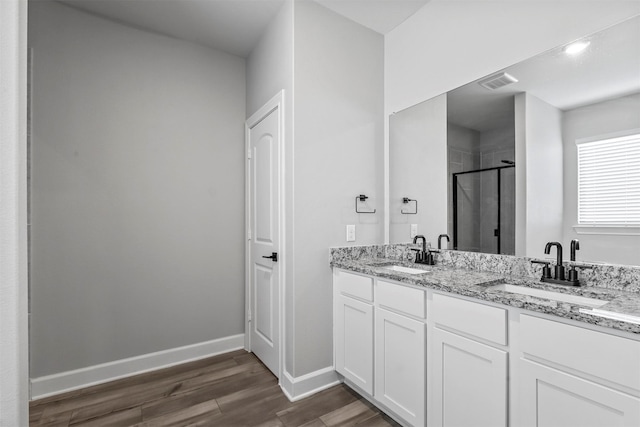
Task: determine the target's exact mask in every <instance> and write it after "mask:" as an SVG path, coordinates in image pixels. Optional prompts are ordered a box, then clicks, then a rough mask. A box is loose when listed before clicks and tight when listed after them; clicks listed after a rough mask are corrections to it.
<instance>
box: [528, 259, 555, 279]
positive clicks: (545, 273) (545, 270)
mask: <svg viewBox="0 0 640 427" xmlns="http://www.w3.org/2000/svg"><path fill="white" fill-rule="evenodd" d="M531 263H532V264H542V265H543V267H542V278H544V279H551V267H549V264H550V262H549V261H539V260H537V259H534V260H532V261H531Z"/></svg>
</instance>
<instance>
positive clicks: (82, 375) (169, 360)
mask: <svg viewBox="0 0 640 427" xmlns="http://www.w3.org/2000/svg"><path fill="white" fill-rule="evenodd" d="M242 348H244V334H238V335H232V336H229V337H224V338H219V339H215V340H211V341H205V342H201V343H197V344H191V345H187V346H184V347H177V348H172V349H168V350H162V351H158V352H155V353H148V354H143V355H140V356H135V357H129V358H127V359H121V360H115V361H113V362H108V363H102V364H100V365H94V366H88V367H86V368H81V369H75V370H73V371H67V372H60V373H57V374H53V375H47V376H44V377H39V378H33V379H32V380H31V394H32V397H31V398H32V399H33V400H35V399H40V398H43V397H47V396H52V395H55V394H60V393H63V392H66V391H71V390H76V389H79V388H84V387H89V386H92V385H96V384H101V383H105V382H108V381H113V380H117V379H120V378H124V377H129V376H132V375H137V374H141V373H144V372H149V371H154V370H156V369H162V368H167V367H170V366H174V365H179V364H181V363H187V362H192V361H194V360H199V359H204V358H207V357H211V356H216V355H218V354H222V353H228V352H230V351H234V350H239V349H242Z"/></svg>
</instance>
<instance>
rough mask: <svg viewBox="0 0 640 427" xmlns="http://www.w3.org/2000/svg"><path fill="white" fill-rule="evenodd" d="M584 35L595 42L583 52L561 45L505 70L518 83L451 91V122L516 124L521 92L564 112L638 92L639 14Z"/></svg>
mask: <svg viewBox="0 0 640 427" xmlns="http://www.w3.org/2000/svg"><path fill="white" fill-rule="evenodd" d="M583 39H585V40H588V41H590V42H591V44H590V45H589V47H588V48H587V49H586V50H585V51H584V52H582V53H581V54H580V55H577V56H569V55H567V54H566V53H564V51H563V46H560V47H558V48H556V49H553V50H550V51H548V52H546V53H543V54H541V55H538V56H535V57H533V58H530V59H528V60H526V61H523V62H521V63H518V64H515V65H513V66H511V67H509V68H506V69H505V70H503V71H506V72H507V73H509V74H510V75H512V76H514V77H515V78H517V79H518V82H517V83H514V84H511V85H508V86H505V87H503V88H500V89H497V90H493V91H492V90H487V89H485V88H484V87H482V86H480V85H479V84H478V83H476V82H472V83H469V84H467V85H465V86H462V87H460V88H458V89H454V90H452V91H450V92H449V93H448V96H447V108H448V113H447V114H448V118H449V121H450V122H452V123H454V124H457V125H459V126H463V127H466V128H469V129H474V130H477V131H480V132H484V131H487V130H491V129H497V128H501V127H504V126H506V125H508V124H509V123H510V124H511V125H513V111H514V105H513V96H514V95H515V94H517V93H521V92H527V93H529V94H531V95H533V96H535V97H537V98H539V99H541V100H543V101H545V102H546V103H548V104H551V105H553V106H554V107H556V108H558V109H560V110H569V109H573V108H577V107H580V106H584V105H589V104H593V103H596V102H600V101H604V100H606V99H612V98H616V97H619V96H623V95H629V94H632V93H637V92H640V17H635V18H632V19H629V20H627V21H625V22H622V23H620V24H618V25H615V26H613V27H610V28H608V29H606V30H603V31H601V32H598V33H596V34H592V35H590V36H586V37H584V38H583Z"/></svg>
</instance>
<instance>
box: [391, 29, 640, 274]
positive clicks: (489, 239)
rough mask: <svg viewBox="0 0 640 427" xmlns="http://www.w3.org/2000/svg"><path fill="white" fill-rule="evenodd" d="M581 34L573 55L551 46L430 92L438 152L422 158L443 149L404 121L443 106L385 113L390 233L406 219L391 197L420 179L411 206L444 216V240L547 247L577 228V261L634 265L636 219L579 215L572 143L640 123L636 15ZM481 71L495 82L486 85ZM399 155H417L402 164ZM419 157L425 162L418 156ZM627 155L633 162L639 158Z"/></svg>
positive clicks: (405, 236) (438, 219)
mask: <svg viewBox="0 0 640 427" xmlns="http://www.w3.org/2000/svg"><path fill="white" fill-rule="evenodd" d="M581 41H582V42H586V43H585V44H586V49H584V50H583V51H582V52H580V53H578V54H573V55H571V54H569V53H568V52H567V50H566V48H567V46H560V47H558V48H556V49H553V50H551V51H548V52H546V53H544V54H541V55H538V56H536V57H533V58H530V59H529V60H526V61H523V62H521V63H519V64H516V65H513V66H511V67H509V68H507V69H504V70H499V71H498V72H496V73H493V74H491V75H489V76H487V77H485V78H482V79H480V80H478V81H476V82H471V83H469V84H467V85H465V86H462V87H460V88H458V89H455V90H453V91H451V92H449V93H448V94H445V95H441V96H440V97H438V98H435V99H440V101H439V102H438V107H439V108H441V109H442V108H444V110H445V111H446V119H445V122H444V126H445V127H446V137H445V140H446V144H445V147H446V155H447V160H446V161H444V162H443V163H440V164H436V163H435V162H433V161H431V157H432V155H433V153H437V152H439V150H441V149H442V147H437V146H436V145H437V144H438V143H439V142H438V141H437V138H430V137H427V136H426V134H424V133H422V134H420V133H418V134H414V135H411V132H408V131H407V130H408V128H407V127H406V126H407V121H415V120H417V119H418V117H419V116H421V118H422V119H423V120H426V121H427V122H428V123H422V124H417V123H411V125H410V127H411V128H412V129H413V130H414V132H415V131H416V130H418V132H419V129H420V126H422V127H423V128H427V127H430V128H434V127H438V126H439V125H441V124H442V122H441V120H442V115H443V114H442V111H441V110H440V111H432V113H433V114H432V115H429V116H428V117H427V115H426V114H424V113H423V114H417V112H418V111H423V112H424V109H425V108H427V107H426V105H425V104H427V103H421V104H418V105H416V106H414V107H411V108H408V109H406V110H404V111H402V112H399V113H397V114H395V115H394V116H392V118H391V120H390V147H389V151H390V154H389V158H390V165H389V167H390V183H389V188H390V204H389V205H390V206H389V207H390V211H391V213H390V215H389V219H390V241H391V242H403V241H404V242H406V241H409V237H410V234H409V233H410V227H409V224H410V223H411V221H412V220H411V219H408V220H404V219H403V218H399V216H398V215H395V216H394V210H398V211H399V208H398V207H397V206H395V207H394V203H395V202H396V199H398V200H400V199H401V198H402V197H403V196H407V197H411V196H412V195H411V194H408V193H407V194H403V193H405V192H407V191H406V190H405V188H406V186H407V185H409V184H416V183H419V184H420V188H421V190H417V189H416V190H412V191H416V192H419V191H422V192H423V194H422V195H421V197H423V198H425V200H424V203H423V201H422V200H420V203H421V205H420V206H421V207H422V206H427V208H426V209H430V210H431V217H430V218H429V221H432V222H435V223H437V224H439V226H440V227H442V226H444V227H446V229H447V232H448V233H449V234H450V235H451V237H452V242H451V243H450V245H449V247H450V248H453V247H454V246H455V247H457V248H458V249H460V250H468V251H478V252H487V253H504V254H515V255H520V256H531V257H546V255H545V254H544V246H545V243H546V242H548V241H559V242H562V243H563V245H564V246H567V247H568V245H569V242H570V241H571V240H572V239H579V240H580V242H581V244H580V250H579V251H578V254H577V259H578V260H579V261H580V260H582V261H600V262H608V263H615V264H630V265H640V224H636V223H633V222H629V223H626V224H622V225H620V224H617V225H616V227H611V226H610V224H609V225H607V224H602V225H603V226H597V227H596V226H595V224H579V223H578V214H577V209H578V196H577V190H578V167H577V150H576V143H577V142H580V141H583V140H585V139H587V140H590V139H594V138H595V139H598V138H601V139H602V138H606V137H607V136H610V135H618V134H620V133H621V132H623V133H630V132H633V130H634V129H640V17H634V18H631V19H629V20H627V21H624V22H622V23H620V24H618V25H615V26H613V27H610V28H608V29H605V30H603V31H601V32H599V33H596V34H592V35H589V36H586V37H584V38H582V39H581ZM505 73H506V75H505ZM487 79H489V80H496V81H495V82H490V83H489V84H488V85H487V84H485V85H484V86H483V85H482V84H481V83H483V81H484V80H487ZM513 80H516V81H513ZM485 83H486V82H485ZM487 86H489V88H488V87H487ZM491 86H493V87H491ZM496 86H497V87H496ZM443 97H445V98H444V99H442V98H443ZM432 101H433V100H430V101H428V102H432ZM431 108H432V110H433V108H434V107H433V106H431ZM409 117H411V119H409ZM436 122H437V123H438V125H436V124H435V123H436ZM394 156H395V158H394ZM407 156H420V158H419V159H416V158H415V157H414V158H411V160H410V161H411V163H412V167H404V163H405V162H403V160H402V159H407ZM427 162H429V170H428V171H426V170H425V167H424V166H422V167H421V166H420V165H421V164H425V163H427ZM634 164H635V168H636V171H638V170H640V161H636V162H635V163H634ZM632 167H634V166H632ZM426 173H428V174H429V176H430V178H429V179H426V175H425V174H426ZM638 173H640V172H638ZM434 177H438V179H440V181H444V184H443V185H446V199H447V200H446V202H445V203H446V206H447V207H443V206H442V203H443V202H442V193H439V192H438V191H437V190H436V189H433V188H431V187H432V186H431V185H430V184H431V181H432V180H433V179H434ZM454 180H455V181H456V182H455V183H454ZM454 184H455V185H454ZM427 189H428V192H427ZM430 196H434V197H435V199H430V198H429V197H430ZM411 198H417V197H411ZM432 200H435V202H432ZM454 202H455V203H454ZM403 220H404V222H403ZM423 221H424V220H423V219H422V218H420V219H419V220H418V219H417V218H416V222H417V223H418V232H419V234H425V235H427V238H428V240H432V241H433V240H434V239H435V236H437V235H438V234H440V233H441V231H440V230H434V229H432V227H430V226H431V224H430V223H426V222H423ZM442 224H444V225H442ZM423 230H428V232H425V233H423V232H422V231H423Z"/></svg>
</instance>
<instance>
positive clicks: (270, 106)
mask: <svg viewBox="0 0 640 427" xmlns="http://www.w3.org/2000/svg"><path fill="white" fill-rule="evenodd" d="M284 95H285V94H284V90H281V91H280V92H278V93H277V94H276V95H275V96H274V97H273V98H271V99H270V100H269V101H268V102H267V103H266V104H264V105H263V106H262V107H261V108H260V109H259V110H258V111H256V112H255V113H254V114H252V115H251V117H249V118H248V119H247V120H246V121H245V316H244V319H245V328H244V348H245V350H247V351H251V322H250V320H249V313H250V311H251V307H252V299H251V296H252V292H251V243H250V242H251V237H250V235H249V232H250V230H251V166H250V162H249V155H250V144H251V141H250V136H251V135H250V130H251V129H252V128H253V127H254V126H255V125H257V124H258V123H259V122H260V121H262V119H264V118H265V117H266V116H268V115H269V114H271V113H272V112H273V111H274V110H277V114H278V131H279V132H278V135H279V138H278V141H277V144H278V149H279V150H278V153H279V159H278V160H279V161H278V172H277V175H278V176H277V180H278V183H277V185H278V191H279V193H280V194H279V202H278V203H279V206H278V219H277V220H278V234H279V235H278V239H279V246H280V247H279V252H278V263H279V264H280V268H279V269H278V270H279V271H278V278H277V281H278V292H279V308H278V326H277V328H278V334H279V342H280V345H279V346H278V347H279V348H278V372H277V376H278V382H280V379H281V377H282V373H283V372H284V349H285V335H284V321H285V315H284V302H285V293H284V288H285V287H284V283H285V270H286V260H287V257H286V253H287V252H286V246H285V232H284V231H285V215H284V212H285V210H284V209H285V192H284V190H285V182H284V165H285V152H284V151H285V150H284V141H285V133H284V128H285V127H284Z"/></svg>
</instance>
